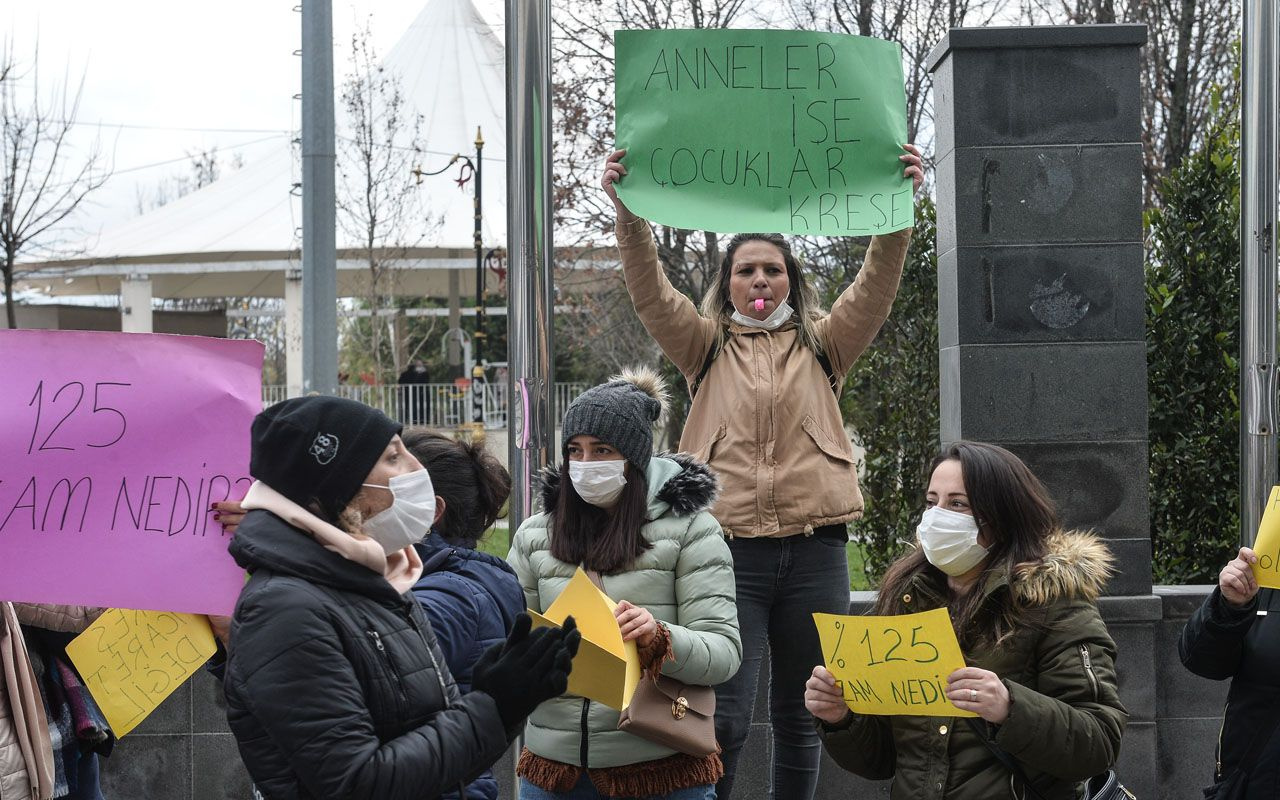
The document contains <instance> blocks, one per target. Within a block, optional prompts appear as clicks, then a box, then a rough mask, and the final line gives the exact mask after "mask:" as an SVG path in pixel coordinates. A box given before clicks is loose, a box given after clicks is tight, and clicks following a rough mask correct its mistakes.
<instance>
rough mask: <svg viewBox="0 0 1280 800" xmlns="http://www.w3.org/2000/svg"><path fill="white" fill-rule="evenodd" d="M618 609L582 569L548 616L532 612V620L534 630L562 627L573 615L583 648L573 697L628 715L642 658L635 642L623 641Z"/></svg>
mask: <svg viewBox="0 0 1280 800" xmlns="http://www.w3.org/2000/svg"><path fill="white" fill-rule="evenodd" d="M617 605H618V604H617V603H615V602H614V601H613V600H610V599H609V596H608V595H606V594H605V593H604V592H602V591H600V590H599V589H597V588H596V585H595V584H594V583H592V582H591V579H590V578H588V577H587V573H585V572H583V571H582V569H581V568H579V569H578V570H577V571H576V572H574V573H573V577H572V578H571V579H570V580H569V583H568V584H566V585H565V587H564V591H562V592H560V596H559V597H557V598H556V599H555V602H553V603H552V604H551V606H550V607H549V608H548V609H547V613H546V614H545V615H544V614H539V613H538V612H536V611H534V610H533V609H529V616H531V617H533V625H534V627H543V626H550V627H557V628H558V627H560V625H562V624H563V623H564V620H565V618H566V617H568V616H570V615H572V616H573V619H574V621H575V622H576V623H577V624H578V630H579V631H581V632H582V644H581V645H580V646H579V647H578V654H577V655H576V656H574V657H573V671H572V672H570V673H569V689H568V693H569V694H576V695H578V696H579V697H586V698H588V699H590V700H595V701H596V702H599V703H604V704H605V705H607V706H609V707H610V708H616V709H617V710H619V711H622V710H623V709H625V708H626V707H627V706H629V705H631V695H633V694H635V691H636V686H637V685H638V684H639V683H640V655H639V653H638V652H637V650H636V643H635V640H634V639H633V640H632V641H629V642H624V641H622V631H621V630H619V629H618V621H617V620H616V619H614V616H613V609H614V608H616V607H617Z"/></svg>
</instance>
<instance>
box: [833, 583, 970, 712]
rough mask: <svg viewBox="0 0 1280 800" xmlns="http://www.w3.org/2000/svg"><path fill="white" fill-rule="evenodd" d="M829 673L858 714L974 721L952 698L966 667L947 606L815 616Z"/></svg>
mask: <svg viewBox="0 0 1280 800" xmlns="http://www.w3.org/2000/svg"><path fill="white" fill-rule="evenodd" d="M813 621H814V622H815V623H816V624H817V626H818V637H819V638H820V639H821V640H822V653H823V657H824V659H825V660H826V664H827V669H828V670H830V671H831V674H832V675H834V676H835V678H836V685H837V686H839V687H840V690H841V692H842V693H843V694H844V701H845V703H846V704H848V706H849V708H850V709H851V710H853V711H854V712H855V713H858V714H900V715H904V716H917V717H974V716H977V715H976V714H974V713H973V712H972V711H961V710H960V709H958V708H956V707H955V706H954V705H952V704H951V701H950V700H948V699H947V692H946V688H947V676H948V675H950V674H951V673H952V672H954V671H955V670H957V669H960V668H961V667H963V666H964V665H965V663H964V655H963V654H962V653H961V652H960V642H959V641H958V640H957V639H956V633H955V630H954V629H953V628H952V627H951V619H950V618H949V617H948V616H947V610H946V609H945V608H937V609H934V610H933V611H925V612H922V613H919V614H902V615H899V616H893V617H853V616H845V615H840V614H814V615H813Z"/></svg>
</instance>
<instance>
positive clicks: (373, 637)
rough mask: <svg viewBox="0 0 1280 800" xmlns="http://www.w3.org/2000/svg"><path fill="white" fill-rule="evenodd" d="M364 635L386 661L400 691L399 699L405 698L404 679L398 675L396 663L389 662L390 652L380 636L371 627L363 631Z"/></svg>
mask: <svg viewBox="0 0 1280 800" xmlns="http://www.w3.org/2000/svg"><path fill="white" fill-rule="evenodd" d="M365 635H367V636H368V637H369V640H370V641H372V642H373V646H374V647H375V648H376V649H377V651H378V652H379V653H381V654H382V660H383V661H385V662H386V663H387V669H388V670H390V671H391V675H392V677H394V678H395V679H396V690H397V691H398V692H399V693H400V699H401V700H405V699H407V698H406V697H405V692H404V680H403V679H402V678H401V677H400V673H399V672H398V671H397V670H396V665H395V664H393V663H392V662H391V654H390V653H388V652H387V648H386V647H384V646H383V644H382V637H381V636H379V635H378V632H377V631H375V630H374V629H373V628H369V630H367V631H365Z"/></svg>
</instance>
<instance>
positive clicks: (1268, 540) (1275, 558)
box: [1253, 486, 1280, 589]
mask: <svg viewBox="0 0 1280 800" xmlns="http://www.w3.org/2000/svg"><path fill="white" fill-rule="evenodd" d="M1253 552H1254V553H1256V554H1257V556H1258V563H1256V564H1254V565H1253V577H1254V578H1256V579H1257V581H1258V585H1259V586H1265V587H1267V588H1269V589H1280V486H1272V487H1271V495H1270V496H1269V497H1267V505H1266V507H1265V508H1263V509H1262V521H1260V522H1259V523H1258V534H1257V536H1255V537H1253Z"/></svg>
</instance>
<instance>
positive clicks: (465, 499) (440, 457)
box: [400, 428, 511, 548]
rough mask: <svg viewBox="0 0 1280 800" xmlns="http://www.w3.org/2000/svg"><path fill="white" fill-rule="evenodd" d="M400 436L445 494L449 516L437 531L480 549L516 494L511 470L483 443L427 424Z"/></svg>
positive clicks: (445, 517)
mask: <svg viewBox="0 0 1280 800" xmlns="http://www.w3.org/2000/svg"><path fill="white" fill-rule="evenodd" d="M400 438H401V439H403V440H404V446H405V447H406V448H407V449H408V450H409V452H410V453H413V457H414V458H416V459H418V461H420V462H422V466H424V467H426V468H427V472H428V473H430V474H431V484H432V485H433V486H434V487H435V490H436V494H437V495H439V496H440V497H441V498H443V499H444V516H442V517H441V518H440V521H439V522H438V523H436V525H435V527H434V530H435V531H436V532H437V533H439V534H440V535H441V536H443V537H444V539H445V541H447V542H449V543H450V544H453V545H459V546H462V547H467V548H475V546H476V542H478V541H480V539H481V538H482V537H483V536H484V533H485V531H487V530H489V529H490V528H492V527H493V523H494V522H495V521H496V520H497V519H498V517H499V516H500V515H501V514H502V511H503V506H504V505H506V502H507V498H508V497H509V496H510V495H511V475H510V473H508V472H507V470H506V468H505V467H503V466H502V464H500V463H499V462H498V459H496V458H494V457H493V454H491V453H490V452H489V451H488V450H486V449H485V448H484V445H482V444H475V443H472V442H459V441H455V440H454V439H452V438H450V437H448V436H445V435H444V434H441V433H436V432H435V431H430V430H426V429H424V428H417V429H413V430H407V431H405V432H404V433H403V434H402V435H401V437H400Z"/></svg>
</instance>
